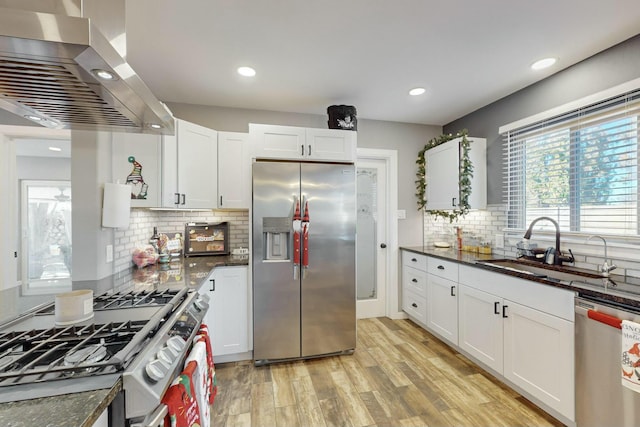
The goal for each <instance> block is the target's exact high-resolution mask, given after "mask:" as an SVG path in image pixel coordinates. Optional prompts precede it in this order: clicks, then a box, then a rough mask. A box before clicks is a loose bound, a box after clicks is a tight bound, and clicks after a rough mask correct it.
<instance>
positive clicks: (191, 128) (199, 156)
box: [176, 120, 218, 209]
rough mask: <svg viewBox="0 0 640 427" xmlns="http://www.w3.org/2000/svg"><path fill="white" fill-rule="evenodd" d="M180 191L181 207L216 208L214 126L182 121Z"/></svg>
mask: <svg viewBox="0 0 640 427" xmlns="http://www.w3.org/2000/svg"><path fill="white" fill-rule="evenodd" d="M176 126H177V130H176V136H177V140H178V192H179V193H181V194H182V196H181V200H180V207H181V208H196V209H197V208H215V207H216V206H217V199H218V197H217V193H218V173H217V167H218V159H217V157H218V148H217V147H218V135H217V132H216V131H215V130H213V129H208V128H206V127H204V126H199V125H196V124H194V123H189V122H185V121H183V120H179V121H177V122H176Z"/></svg>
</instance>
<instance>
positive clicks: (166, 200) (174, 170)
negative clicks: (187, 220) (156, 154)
mask: <svg viewBox="0 0 640 427" xmlns="http://www.w3.org/2000/svg"><path fill="white" fill-rule="evenodd" d="M177 126H178V121H177V120H176V127H177ZM180 202H181V197H180V192H179V191H178V138H176V136H175V135H163V136H162V206H163V207H165V208H173V207H178V206H179V205H180Z"/></svg>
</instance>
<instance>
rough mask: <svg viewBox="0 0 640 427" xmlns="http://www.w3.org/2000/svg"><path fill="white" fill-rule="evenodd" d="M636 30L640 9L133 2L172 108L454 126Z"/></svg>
mask: <svg viewBox="0 0 640 427" xmlns="http://www.w3.org/2000/svg"><path fill="white" fill-rule="evenodd" d="M639 30H640V7H639V6H638V0H606V1H602V0H537V1H531V0H529V1H525V0H520V1H513V0H511V1H509V0H483V1H479V0H451V1H443V0H441V1H435V0H399V1H382V0H345V1H336V0H323V1H309V0H307V1H305V0H269V1H258V0H253V1H250V0H234V1H229V0H190V1H187V2H184V1H175V0H128V1H127V45H128V52H127V61H128V62H129V63H130V64H131V65H132V67H133V68H134V69H135V70H136V72H137V73H138V74H139V75H140V76H141V77H142V79H143V80H144V81H145V82H146V84H147V85H148V86H149V87H150V88H151V90H152V91H153V92H154V93H155V95H156V96H157V97H158V98H159V99H161V100H163V101H165V102H178V103H189V104H201V105H215V106H224V107H238V108H251V109H264V110H273V111H285V112H298V113H311V114H326V108H327V107H328V106H329V105H333V104H348V105H354V106H355V107H356V108H357V111H358V117H359V118H366V119H375V120H389V121H398V122H408V123H422V124H433V125H443V124H446V123H448V122H450V121H452V120H455V119H457V118H459V117H461V116H464V115H465V114H467V113H470V112H472V111H474V110H476V109H478V108H480V107H482V106H484V105H486V104H489V103H491V102H493V101H495V100H497V99H500V98H502V97H504V96H506V95H508V94H510V93H513V92H515V91H517V90H519V89H521V88H523V87H526V86H528V85H530V84H532V83H534V82H536V81H538V80H540V79H543V78H545V77H547V76H549V75H551V74H553V73H555V72H558V71H559V70H561V69H563V68H567V67H569V66H571V65H573V64H575V63H577V62H579V61H581V60H583V59H585V58H588V57H589V56H591V55H593V54H595V53H597V52H599V51H602V50H604V49H606V48H608V47H611V46H613V45H615V44H617V43H619V42H621V41H624V40H626V39H628V38H630V37H632V36H634V35H636V34H638V32H639ZM548 56H554V57H557V58H558V62H557V64H556V65H555V66H553V67H551V68H550V69H547V70H543V71H538V72H534V71H532V70H531V69H530V68H529V66H530V65H531V63H532V62H534V61H535V60H537V59H540V58H543V57H548ZM241 65H249V66H252V67H254V68H255V69H256V70H257V75H256V77H254V78H253V79H247V78H242V77H240V76H238V75H237V74H236V71H235V70H236V68H237V67H238V66H241ZM416 86H423V87H425V88H426V89H427V93H426V94H425V95H423V96H421V97H411V96H409V95H408V94H407V92H408V91H409V89H411V88H413V87H416Z"/></svg>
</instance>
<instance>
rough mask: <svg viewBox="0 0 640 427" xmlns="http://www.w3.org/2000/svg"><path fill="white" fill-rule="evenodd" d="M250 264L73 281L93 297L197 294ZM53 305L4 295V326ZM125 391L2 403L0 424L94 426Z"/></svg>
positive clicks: (202, 262)
mask: <svg viewBox="0 0 640 427" xmlns="http://www.w3.org/2000/svg"><path fill="white" fill-rule="evenodd" d="M246 265H249V257H248V255H228V256H223V255H217V256H199V257H188V258H186V257H185V258H178V259H175V260H172V261H171V262H170V263H167V264H155V265H151V266H147V267H144V268H140V269H138V268H135V267H132V268H131V269H129V270H126V271H123V272H119V273H116V274H114V275H112V276H109V277H106V278H104V279H100V280H90V281H73V282H72V285H71V287H70V289H69V291H71V290H77V289H91V290H93V291H94V295H102V294H105V293H109V292H121V291H131V290H134V291H142V290H154V289H159V290H162V289H170V288H171V289H174V288H183V287H188V288H192V289H196V290H197V289H198V288H199V287H200V286H201V285H202V283H203V282H204V281H205V279H206V278H207V277H208V276H209V274H210V273H211V271H212V270H214V269H215V268H217V267H225V266H226V267H233V266H246ZM58 293H59V291H58ZM54 301H55V294H35V295H24V294H23V292H22V289H21V287H20V286H16V287H13V288H10V289H6V290H3V291H0V308H1V310H0V325H2V324H4V323H6V322H8V321H10V320H11V319H14V318H16V317H18V316H20V315H23V314H25V313H27V312H30V311H32V310H34V309H37V308H40V307H42V306H44V305H47V304H51V303H53V302H54ZM0 330H1V327H0ZM121 389H122V381H121V380H118V381H117V383H116V384H115V385H114V386H113V387H112V388H106V389H100V390H94V391H88V392H82V393H73V394H66V395H62V396H53V397H45V398H40V399H31V400H23V401H17V402H11V403H2V404H0V426H3V427H5V426H6V427H27V426H50V427H90V426H92V425H93V423H94V422H95V421H96V420H97V418H98V417H99V416H100V414H101V413H102V412H103V411H104V409H105V408H107V407H108V406H109V405H110V404H111V402H112V401H113V399H114V397H115V396H116V395H117V393H118V392H119V391H120V390H121Z"/></svg>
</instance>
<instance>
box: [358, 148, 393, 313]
mask: <svg viewBox="0 0 640 427" xmlns="http://www.w3.org/2000/svg"><path fill="white" fill-rule="evenodd" d="M386 174H387V170H386V162H385V161H384V160H377V159H363V160H360V161H358V168H357V229H358V237H357V243H356V247H357V263H356V264H357V287H356V289H357V306H356V312H357V317H358V319H364V318H369V317H380V316H384V315H385V307H386V289H387V280H386V278H387V255H388V251H387V250H386V246H387V241H388V240H387V234H388V230H387V214H386V211H387V210H386V192H387V188H386V182H387V177H386Z"/></svg>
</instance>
